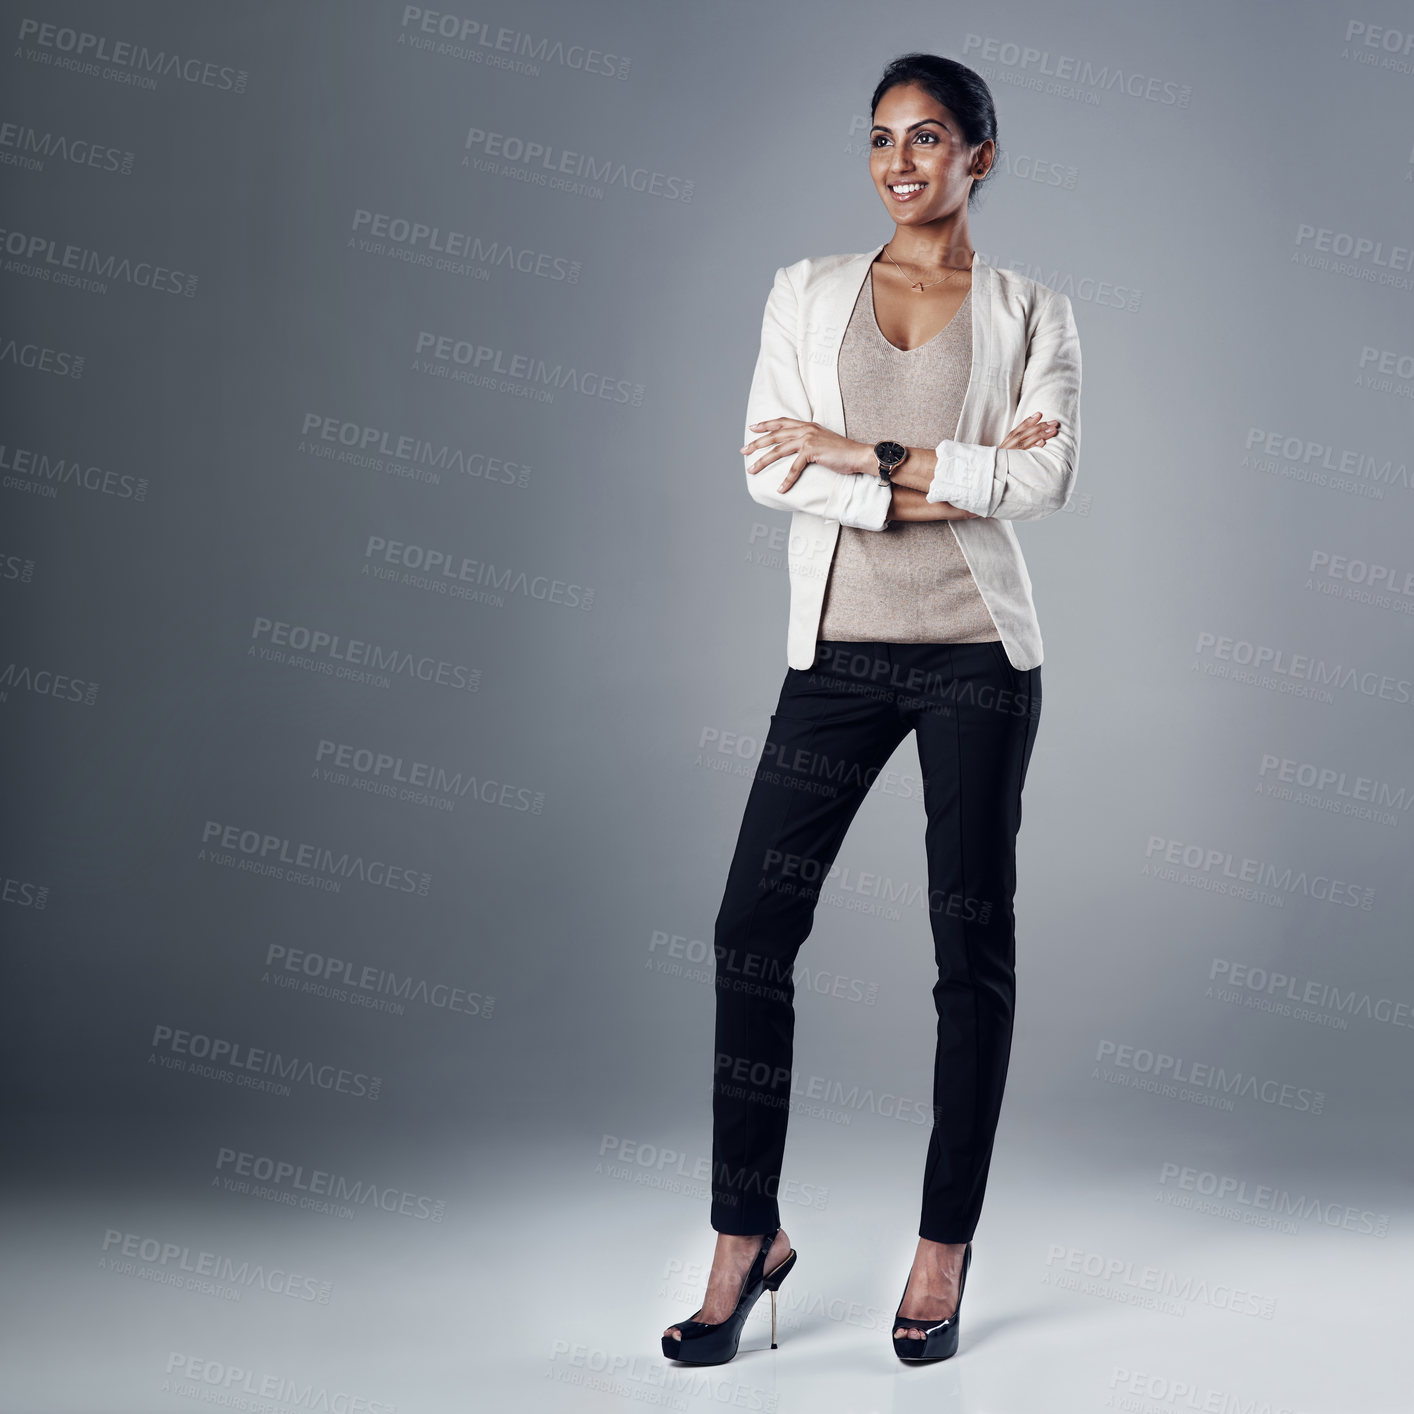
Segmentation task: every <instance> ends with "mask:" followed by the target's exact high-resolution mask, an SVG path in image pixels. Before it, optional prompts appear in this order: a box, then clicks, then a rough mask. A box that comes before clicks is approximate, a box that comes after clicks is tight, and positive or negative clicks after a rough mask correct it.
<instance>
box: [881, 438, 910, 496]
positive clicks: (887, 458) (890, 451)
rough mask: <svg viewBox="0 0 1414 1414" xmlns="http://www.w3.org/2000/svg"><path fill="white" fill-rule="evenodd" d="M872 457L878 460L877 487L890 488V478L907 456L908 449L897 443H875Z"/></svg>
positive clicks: (891, 483)
mask: <svg viewBox="0 0 1414 1414" xmlns="http://www.w3.org/2000/svg"><path fill="white" fill-rule="evenodd" d="M874 455H875V456H876V457H877V458H878V460H879V485H880V486H892V485H893V482H892V480H890V478H891V477H892V476H893V474H894V472H895V471H897V470H898V469H899V467H901V466H902V465H903V463H904V460H905V458H906V457H907V456H908V448H907V447H904V446H900V445H899V443H897V442H875V444H874Z"/></svg>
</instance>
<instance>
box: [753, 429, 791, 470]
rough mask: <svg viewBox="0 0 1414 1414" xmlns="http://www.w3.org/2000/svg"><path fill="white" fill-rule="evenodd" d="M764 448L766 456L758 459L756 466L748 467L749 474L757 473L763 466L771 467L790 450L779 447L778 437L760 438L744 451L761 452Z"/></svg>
mask: <svg viewBox="0 0 1414 1414" xmlns="http://www.w3.org/2000/svg"><path fill="white" fill-rule="evenodd" d="M762 447H765V448H766V455H765V456H763V457H760V458H758V460H757V461H756V463H755V465H753V466H749V467H747V471H748V472H757V471H760V470H761V468H762V467H763V466H770V465H771V463H772V462H774V461H779V460H780V459H781V458H782V457H783V456H785V454H786V452H787V451H789V450H790V448H788V447H784V446H781V445H779V443H778V439H777V438H776V437H758V438H757V439H756V440H755V441H754V442H751V443H748V445H747V446H746V447H743V448H742V451H743V452H747V451H759V450H760V449H761V448H762Z"/></svg>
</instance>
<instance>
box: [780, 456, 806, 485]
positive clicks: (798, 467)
mask: <svg viewBox="0 0 1414 1414" xmlns="http://www.w3.org/2000/svg"><path fill="white" fill-rule="evenodd" d="M809 465H810V454H809V453H808V452H802V453H801V454H800V455H799V456H798V457H797V458H796V459H795V460H794V461H793V462H792V463H791V464H790V470H789V471H788V472H786V479H785V480H784V481H782V482H781V488H780V489H781V490H782V491H789V490H790V488H791V487H792V486H794V485H795V483H796V482H797V481H799V480H800V477H801V473H802V472H803V471H804V470H805V468H806V467H807V466H809Z"/></svg>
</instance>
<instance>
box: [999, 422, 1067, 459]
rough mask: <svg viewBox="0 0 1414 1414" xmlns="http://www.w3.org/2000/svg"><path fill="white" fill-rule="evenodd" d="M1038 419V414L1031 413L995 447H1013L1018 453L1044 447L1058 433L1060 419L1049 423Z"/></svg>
mask: <svg viewBox="0 0 1414 1414" xmlns="http://www.w3.org/2000/svg"><path fill="white" fill-rule="evenodd" d="M1040 419H1041V414H1040V413H1039V412H1033V413H1032V414H1031V416H1030V417H1025V418H1022V420H1021V421H1020V422H1018V423H1017V424H1016V426H1015V427H1013V428H1012V429H1011V431H1010V432H1008V433H1007V434H1006V436H1005V437H1003V438H1002V440H1001V441H1000V442H998V443H997V446H999V447H1015V448H1016V450H1017V451H1019V452H1029V451H1030V450H1031V449H1032V447H1041V446H1044V445H1045V444H1046V443H1047V442H1049V441H1050V439H1051V438H1052V437H1054V436H1055V435H1056V433H1057V432H1059V431H1060V419H1059V418H1052V420H1051V421H1050V422H1042V421H1041V420H1040Z"/></svg>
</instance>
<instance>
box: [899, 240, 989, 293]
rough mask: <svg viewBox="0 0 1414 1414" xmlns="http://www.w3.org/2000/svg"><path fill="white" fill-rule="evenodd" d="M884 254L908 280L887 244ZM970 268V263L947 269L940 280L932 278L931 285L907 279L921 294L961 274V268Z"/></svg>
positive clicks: (910, 286) (973, 253) (973, 254)
mask: <svg viewBox="0 0 1414 1414" xmlns="http://www.w3.org/2000/svg"><path fill="white" fill-rule="evenodd" d="M884 254H885V255H888V256H889V259H890V260H893V264H894V269H895V270H897V271H898V272H899V274H900V275H902V276H903V278H904V279H905V280H908V275H907V273H906V272H905V271H904V268H903V266H902V265H900V264H899V263H898V261H897V260H894V258H893V256H892V255H889V247H888V246H887V245H885V246H884ZM972 259H973V260H974V261H975V260H976V259H977V252H976V251H975V250H974V251H973V252H972ZM971 269H972V266H971V265H970V264H969V265H959V266H954V267H953V268H952V269H951V270H949V271H948V273H947V274H946V275H944V276H943V279H942V280H934V281H933V284H932V285H924V284H920V283H919V282H918V281H917V280H908V284H909V288H910V289H914V290H917V291H918V292H919V294H922V293H923V291H924V290H931V289H932V288H933V285H941V284H942V283H943V280H950V279H952V277H953V276H954V275H959V274H961V273H962V271H963V270H971Z"/></svg>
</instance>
